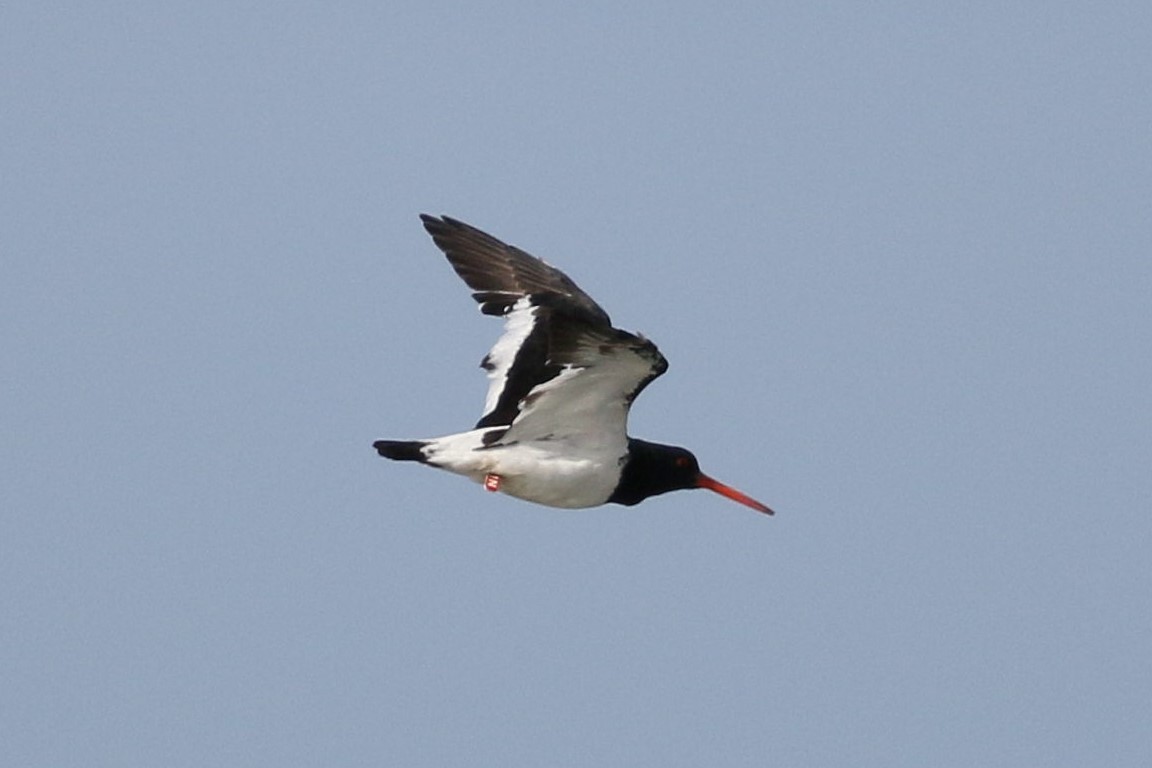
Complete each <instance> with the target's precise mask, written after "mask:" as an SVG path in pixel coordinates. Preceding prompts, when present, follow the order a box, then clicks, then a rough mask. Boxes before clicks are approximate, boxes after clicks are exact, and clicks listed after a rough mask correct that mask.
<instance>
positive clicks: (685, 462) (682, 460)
mask: <svg viewBox="0 0 1152 768" xmlns="http://www.w3.org/2000/svg"><path fill="white" fill-rule="evenodd" d="M676 466H678V467H686V466H688V459H687V457H685V456H681V457H679V458H677V459H676Z"/></svg>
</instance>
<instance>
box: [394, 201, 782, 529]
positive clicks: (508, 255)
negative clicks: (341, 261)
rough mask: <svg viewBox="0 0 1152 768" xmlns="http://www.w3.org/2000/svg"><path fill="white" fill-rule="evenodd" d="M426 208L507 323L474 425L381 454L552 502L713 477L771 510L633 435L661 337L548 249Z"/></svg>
mask: <svg viewBox="0 0 1152 768" xmlns="http://www.w3.org/2000/svg"><path fill="white" fill-rule="evenodd" d="M420 219H421V221H422V222H423V224H424V229H425V230H426V231H427V232H428V234H429V235H431V237H432V241H433V242H434V243H435V244H436V246H437V247H438V248H439V249H440V250H441V251H443V253H444V255H445V256H446V257H447V258H448V262H449V264H451V266H452V268H453V269H454V270H455V271H456V274H457V275H459V276H460V278H461V279H463V281H464V282H465V283H466V284H467V285H468V287H469V288H471V289H472V291H473V293H472V297H473V298H474V299H475V300H476V302H477V303H478V304H479V309H480V311H481V312H482V313H483V314H485V315H492V316H495V317H500V318H503V320H504V331H503V333H502V335H501V336H500V337H499V338H498V339H497V341H496V344H495V345H494V346H493V347H492V349H491V351H489V352H488V354H487V355H485V356H484V359H483V360H482V361H481V363H480V367H481V368H483V369H484V370H485V371H486V372H487V374H488V393H487V397H486V398H485V401H484V412H483V416H481V418H480V420H479V421H478V422H476V426H475V427H473V428H472V429H470V430H468V431H466V432H460V433H457V434H451V435H446V436H443V437H435V438H426V439H419V440H377V441H376V442H375V443H373V447H374V448H375V449H376V451H377V452H378V453H379V454H380V456H382V457H384V458H387V459H392V460H395V461H412V462H418V463H420V464H424V465H426V466H429V467H435V468H439V469H443V470H446V471H448V472H453V473H455V474H458V475H463V476H465V477H467V478H469V479H471V480H473V481H474V482H477V483H480V484H481V485H482V486H483V487H484V488H485V489H486V490H488V491H492V492H500V493H504V494H507V495H509V496H513V497H515V498H519V499H523V500H525V501H530V502H535V503H537V504H542V505H545V506H549V507H558V508H563V509H584V508H589V507H597V506H600V505H602V504H609V503H611V504H622V505H625V506H632V505H634V504H638V503H640V502H641V501H643V500H645V499H648V498H650V497H652V496H657V495H659V494H663V493H667V492H669V491H676V490H687V489H693V488H705V489H708V490H710V491H714V492H716V493H718V494H720V495H721V496H725V497H727V498H728V499H731V500H732V501H735V502H738V503H740V504H743V505H744V506H747V507H751V508H752V509H754V510H756V511H758V512H762V513H764V514H767V515H771V514H774V513H773V511H772V510H771V509H770V508H768V507H767V506H765V505H764V504H762V503H760V502H759V501H756V500H755V499H753V498H751V497H749V496H747V495H745V494H744V493H741V492H740V491H738V490H736V489H735V488H732V487H730V486H727V485H725V484H724V483H721V482H719V481H717V480H715V479H713V478H711V477H709V476H708V475H706V474H704V473H703V472H702V471H700V465H699V462H698V461H697V459H696V457H695V456H694V455H693V454H692V452H691V451H689V450H687V449H685V448H681V447H679V446H674V445H664V444H661V443H655V442H649V441H647V440H640V439H638V438H634V437H630V436H629V435H628V433H627V423H628V413H629V410H630V409H631V406H632V403H633V402H634V401H635V400H636V397H637V396H638V395H639V394H640V393H641V392H642V391H643V390H644V388H645V387H647V386H648V385H649V384H651V383H652V382H653V381H654V380H655V379H656V378H657V377H659V376H660V375H662V374H663V373H664V372H665V371H666V370H667V369H668V361H667V360H666V359H665V358H664V355H662V354H661V353H660V350H659V349H657V347H656V345H655V344H653V343H652V342H651V341H649V340H648V339H647V338H645V337H644V336H642V335H640V334H634V333H629V332H627V331H623V330H620V329H619V328H615V327H613V325H612V321H611V319H610V318H609V316H608V313H607V312H605V311H604V309H603V308H601V307H600V305H599V304H597V303H596V302H595V301H594V300H593V299H592V297H590V296H589V295H588V294H587V293H585V292H584V291H583V290H581V289H580V288H579V286H577V285H576V283H575V282H573V281H572V280H571V278H569V277H568V276H567V275H566V274H564V273H563V272H561V271H560V270H559V269H557V268H556V267H553V266H551V265H550V264H548V263H547V262H545V261H544V260H542V259H539V258H536V257H535V256H532V255H531V254H529V253H527V252H525V251H523V250H520V249H519V248H517V247H515V246H512V245H508V244H506V243H504V242H502V241H500V240H498V239H497V238H495V237H493V236H492V235H489V234H488V233H486V232H483V231H481V230H479V229H477V228H475V227H473V226H471V225H469V224H465V223H464V222H462V221H459V220H457V219H453V218H451V217H449V216H439V217H437V216H431V215H429V214H421V215H420Z"/></svg>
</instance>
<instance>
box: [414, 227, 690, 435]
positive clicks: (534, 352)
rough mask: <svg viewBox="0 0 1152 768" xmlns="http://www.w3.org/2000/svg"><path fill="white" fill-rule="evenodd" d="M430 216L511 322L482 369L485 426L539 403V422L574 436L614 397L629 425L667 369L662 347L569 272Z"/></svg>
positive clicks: (464, 271)
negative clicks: (584, 416) (618, 317)
mask: <svg viewBox="0 0 1152 768" xmlns="http://www.w3.org/2000/svg"><path fill="white" fill-rule="evenodd" d="M420 218H421V219H422V220H423V222H424V228H425V229H427V230H428V233H429V234H430V235H432V239H433V241H434V242H435V243H436V245H437V246H438V247H439V248H440V250H442V251H444V254H445V255H446V256H447V257H448V261H449V262H450V263H451V264H452V267H453V269H455V270H456V273H457V274H459V275H460V277H461V278H463V280H464V282H465V283H467V284H468V286H469V287H470V288H472V290H473V291H474V293H473V294H472V295H473V297H474V298H475V299H476V301H477V302H479V304H480V310H481V311H482V312H484V313H485V314H490V315H497V316H502V317H504V333H503V335H502V336H501V337H500V338H499V339H498V340H497V342H496V344H495V346H493V347H492V350H491V351H490V352H489V353H488V354H487V355H486V356H485V358H484V360H483V362H481V366H482V367H483V368H484V369H485V370H487V371H488V378H489V386H488V396H487V399H486V401H485V405H484V415H483V417H482V418H481V419H480V421H479V422H478V423H477V424H476V426H477V428H481V427H493V426H508V425H511V424H512V423H513V422H514V421H518V418H519V417H520V416H521V409H529V408H531V405H530V404H533V403H535V404H536V406H537V407H535V408H531V410H532V411H533V412H534V413H535V414H536V415H537V418H534V419H532V421H534V422H539V421H542V419H541V418H539V417H540V416H541V415H545V416H548V417H549V420H550V422H551V423H552V424H558V423H559V421H562V422H571V423H569V424H565V427H566V428H572V427H575V426H579V425H577V424H576V421H577V420H578V419H579V418H580V417H579V416H577V415H576V413H577V412H583V411H586V410H588V408H590V407H592V406H594V405H595V404H596V403H597V402H600V401H605V402H607V401H609V400H611V398H613V397H616V398H617V399H618V400H619V401H621V402H622V403H623V416H624V417H625V418H626V415H627V408H628V405H629V404H630V403H631V401H632V398H634V397H635V396H636V395H637V394H638V393H639V391H640V390H641V389H642V388H643V387H644V386H646V385H647V384H648V382H650V381H651V380H652V379H654V378H656V377H657V376H659V375H660V374H661V373H663V372H664V369H665V368H667V363H666V362H665V360H664V357H663V356H662V355H661V354H660V352H659V350H657V349H656V346H655V345H654V344H652V342H650V341H648V340H646V339H643V338H641V337H639V336H634V335H633V334H630V333H626V332H624V331H620V330H617V329H615V328H613V327H612V325H611V320H609V318H608V313H607V312H605V311H604V310H603V309H602V308H601V307H600V305H598V304H597V303H596V302H595V301H593V299H592V297H590V296H589V295H588V294H586V293H584V291H582V290H580V287H579V286H577V285H576V283H574V282H572V280H571V279H570V278H569V277H568V276H567V275H565V274H564V273H563V272H561V271H560V270H558V269H556V268H555V267H552V266H550V265H549V264H546V263H545V262H544V261H542V260H540V259H538V258H536V257H535V256H532V255H531V254H528V253H525V252H524V251H522V250H520V249H519V248H516V247H514V246H510V245H507V244H505V243H502V242H500V241H499V240H497V239H496V238H494V237H492V236H491V235H489V234H487V233H485V232H482V231H480V230H478V229H476V228H475V227H471V226H469V225H467V224H465V223H463V222H461V221H457V220H456V219H452V218H449V217H447V216H445V217H442V218H436V217H434V216H428V215H421V217H420ZM577 373H578V374H579V376H577ZM554 379H559V380H558V381H556V382H553V380H554ZM549 382H553V383H552V384H549ZM546 385H547V386H546ZM561 385H563V386H562V387H561ZM556 395H559V396H556ZM573 395H575V396H573ZM611 402H616V401H615V400H611ZM545 406H546V407H545ZM609 410H612V409H609ZM523 415H524V417H525V418H527V417H528V416H529V413H528V410H525V411H524V414H523ZM558 420H559V421H558ZM528 426H529V425H527V424H525V425H521V427H518V429H522V431H525V430H526V428H527V427H528ZM589 426H590V424H589ZM620 426H621V428H623V426H624V418H621V419H620ZM532 431H533V432H536V431H539V430H536V429H533V430H532Z"/></svg>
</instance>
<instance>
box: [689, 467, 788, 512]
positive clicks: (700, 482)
mask: <svg viewBox="0 0 1152 768" xmlns="http://www.w3.org/2000/svg"><path fill="white" fill-rule="evenodd" d="M696 487H697V488H707V489H708V490H710V491H715V492H716V493H718V494H720V495H721V496H727V497H728V498H730V499H732V501H738V502H740V503H741V504H743V505H744V506H746V507H752V509H754V510H756V511H757V512H763V513H764V514H766V515H774V514H776V513H775V512H773V511H772V510H771V509H769V508H768V507H766V506H764V505H763V504H761V503H760V502H758V501H756V499H754V498H752V497H751V496H745V495H744V494H743V493H740V491H738V490H736V489H735V488H731V487H729V486H727V485H724V483H722V482H720V481H719V480H713V479H712V478H710V477H708V475H706V474H704V473H703V472H701V473H700V474H699V475H697V476H696Z"/></svg>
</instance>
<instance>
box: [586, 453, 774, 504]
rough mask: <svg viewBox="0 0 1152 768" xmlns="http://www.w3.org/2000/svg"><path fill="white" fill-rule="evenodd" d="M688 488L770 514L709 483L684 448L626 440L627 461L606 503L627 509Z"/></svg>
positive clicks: (737, 493) (730, 490) (734, 492)
mask: <svg viewBox="0 0 1152 768" xmlns="http://www.w3.org/2000/svg"><path fill="white" fill-rule="evenodd" d="M688 488H707V489H708V490H710V491H715V492H716V493H719V494H720V495H721V496H726V497H728V498H729V499H732V500H733V501H737V502H739V503H741V504H743V505H745V506H748V507H752V509H755V510H757V511H758V512H763V513H765V514H768V515H771V514H772V510H771V509H769V508H768V507H766V506H764V505H763V504H761V503H760V502H758V501H756V500H755V499H752V498H750V497H748V496H745V495H744V494H743V493H740V491H737V490H736V489H735V488H730V487H728V486H727V485H724V484H723V483H721V482H718V481H716V480H713V479H712V478H710V477H708V475H706V474H704V473H703V472H701V471H700V463H699V462H698V461H696V457H695V456H693V455H692V452H691V451H689V450H688V449H686V448H680V447H678V446H675V445H661V444H660V443H649V442H647V441H645V440H636V439H635V438H629V439H628V458H627V460H626V461H625V463H624V470H623V472H622V473H621V475H620V484H619V485H617V486H616V490H615V491H614V492H613V494H612V496H611V498H609V499H608V501H610V502H614V503H616V504H626V505H628V506H631V505H633V504H639V503H640V502H641V501H643V500H644V499H646V498H648V497H649V496H657V495H659V494H661V493H668V491H681V490H685V489H688Z"/></svg>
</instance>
